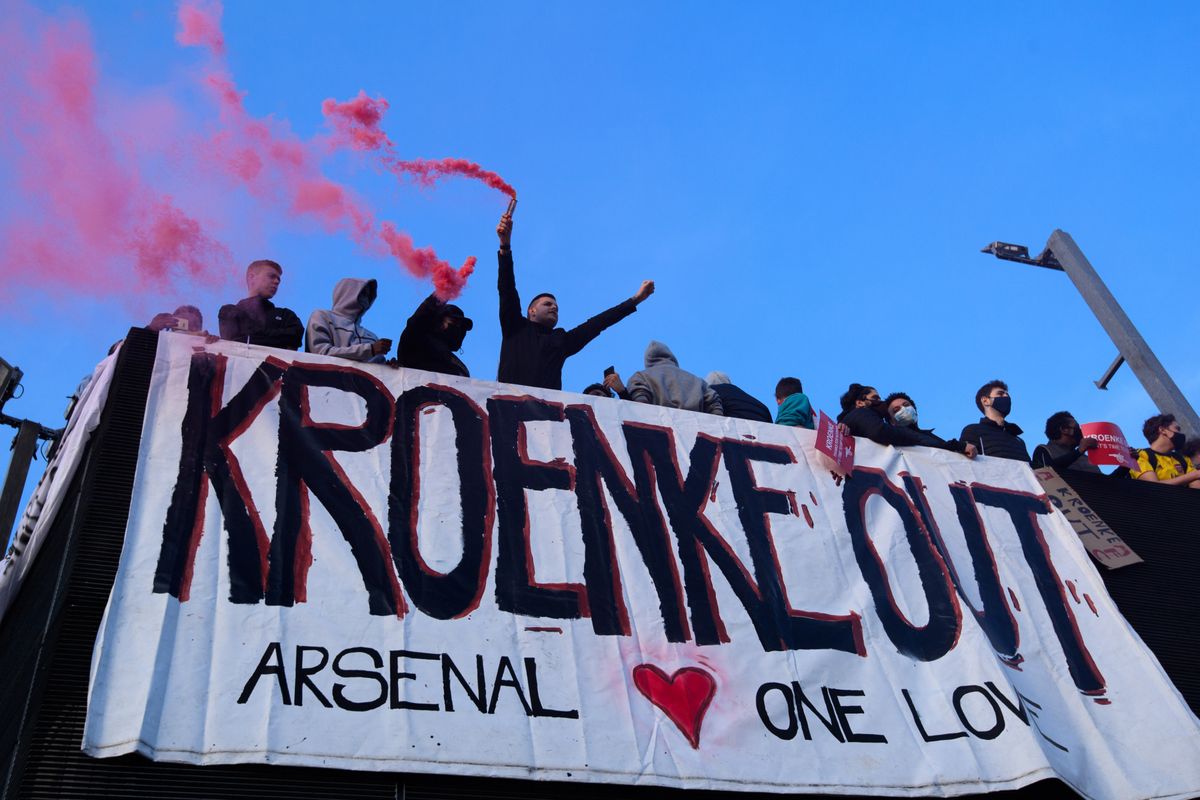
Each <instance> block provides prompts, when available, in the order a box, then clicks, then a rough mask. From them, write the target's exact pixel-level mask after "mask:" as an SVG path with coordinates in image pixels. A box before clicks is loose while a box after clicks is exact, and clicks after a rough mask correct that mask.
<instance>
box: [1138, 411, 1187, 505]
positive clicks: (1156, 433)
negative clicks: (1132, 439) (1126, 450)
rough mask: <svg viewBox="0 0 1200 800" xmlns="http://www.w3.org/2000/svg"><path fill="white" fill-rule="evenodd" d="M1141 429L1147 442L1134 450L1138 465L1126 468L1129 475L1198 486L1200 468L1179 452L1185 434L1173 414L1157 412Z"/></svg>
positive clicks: (1177, 484)
mask: <svg viewBox="0 0 1200 800" xmlns="http://www.w3.org/2000/svg"><path fill="white" fill-rule="evenodd" d="M1142 433H1143V434H1144V435H1145V437H1146V441H1147V442H1149V443H1150V446H1149V447H1148V448H1142V449H1141V450H1138V451H1137V468H1136V469H1134V468H1132V467H1131V468H1130V469H1129V476H1130V477H1131V478H1137V479H1138V480H1141V481H1157V482H1158V483H1165V484H1167V485H1168V486H1190V487H1192V488H1193V489H1200V470H1198V469H1196V465H1195V464H1193V463H1192V460H1191V459H1190V458H1188V457H1187V456H1185V455H1184V454H1183V453H1181V452H1180V450H1182V449H1183V446H1184V445H1185V444H1186V443H1187V437H1186V436H1184V434H1183V430H1182V429H1181V428H1180V427H1179V423H1178V422H1176V421H1175V417H1174V415H1172V414H1156V415H1155V416H1153V417H1151V418H1150V419H1148V420H1146V422H1145V424H1143V425H1142Z"/></svg>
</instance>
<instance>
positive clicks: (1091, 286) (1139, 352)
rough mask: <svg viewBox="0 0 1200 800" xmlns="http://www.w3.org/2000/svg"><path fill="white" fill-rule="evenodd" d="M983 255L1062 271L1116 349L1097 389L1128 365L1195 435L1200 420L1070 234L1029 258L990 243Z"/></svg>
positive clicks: (1018, 249) (1022, 250)
mask: <svg viewBox="0 0 1200 800" xmlns="http://www.w3.org/2000/svg"><path fill="white" fill-rule="evenodd" d="M983 252H985V253H992V254H993V255H995V256H996V257H997V258H1001V259H1004V260H1006V261H1018V262H1021V263H1023V264H1032V265H1033V266H1037V267H1045V268H1047V269H1055V270H1059V271H1061V272H1065V273H1067V275H1068V276H1069V277H1070V278H1071V282H1072V283H1074V284H1075V288H1076V289H1078V290H1079V294H1080V295H1081V296H1082V297H1083V299H1084V301H1085V302H1087V304H1088V307H1089V308H1091V309H1092V313H1093V314H1095V315H1096V319H1097V320H1099V322H1100V324H1101V325H1102V326H1104V330H1105V332H1106V333H1108V338H1110V339H1112V342H1113V344H1115V345H1116V346H1117V352H1118V356H1117V359H1116V360H1115V361H1113V363H1112V365H1111V366H1110V367H1109V368H1108V369H1107V370H1106V371H1105V373H1104V376H1103V377H1102V378H1101V379H1100V380H1098V381H1096V386H1098V387H1099V388H1101V389H1104V388H1106V387H1107V386H1108V382H1109V381H1110V380H1112V377H1113V375H1114V374H1115V373H1116V371H1117V370H1118V369H1120V367H1121V364H1122V363H1126V362H1128V364H1129V367H1130V369H1132V370H1133V374H1134V375H1136V376H1137V379H1138V380H1139V381H1141V382H1142V386H1143V387H1144V388H1145V389H1146V393H1147V394H1149V395H1150V399H1151V400H1153V401H1154V404H1155V405H1156V406H1158V411H1159V412H1160V413H1163V414H1174V415H1175V419H1176V420H1178V422H1179V425H1180V427H1181V428H1183V430H1184V432H1185V433H1186V434H1187V435H1188V438H1189V439H1190V438H1191V437H1193V436H1200V416H1198V415H1197V414H1196V410H1195V409H1194V408H1192V406H1191V404H1190V403H1189V402H1188V401H1187V398H1185V397H1184V396H1183V392H1181V391H1179V387H1178V386H1176V385H1175V381H1173V380H1172V379H1171V376H1170V375H1168V374H1167V371H1166V370H1165V369H1163V365H1162V363H1161V362H1160V361H1159V360H1158V357H1157V356H1155V355H1154V353H1153V351H1151V350H1150V346H1149V345H1147V344H1146V340H1145V339H1143V338H1142V335H1141V334H1140V333H1138V331H1137V328H1135V327H1134V326H1133V323H1132V322H1131V321H1130V320H1129V317H1128V316H1126V314H1125V311H1124V310H1123V309H1122V308H1121V306H1120V304H1119V303H1117V299H1116V298H1115V297H1113V295H1112V292H1110V291H1109V290H1108V287H1107V286H1105V285H1104V281H1102V280H1101V279H1100V276H1099V275H1097V274H1096V270H1095V269H1094V268H1093V267H1092V265H1091V263H1090V262H1089V261H1088V260H1087V257H1086V256H1085V255H1084V254H1083V251H1082V250H1080V249H1079V245H1077V244H1075V240H1074V239H1072V238H1071V234H1069V233H1067V232H1066V231H1063V230H1055V231H1054V233H1052V234H1050V239H1049V240H1048V241H1047V242H1046V249H1045V250H1043V251H1042V254H1041V255H1040V256H1038V257H1037V258H1036V259H1035V258H1030V257H1029V249H1028V248H1026V247H1023V246H1021V245H1012V244H1006V243H1004V242H993V243H992V244H990V245H989V246H987V247H985V248H984V250H983Z"/></svg>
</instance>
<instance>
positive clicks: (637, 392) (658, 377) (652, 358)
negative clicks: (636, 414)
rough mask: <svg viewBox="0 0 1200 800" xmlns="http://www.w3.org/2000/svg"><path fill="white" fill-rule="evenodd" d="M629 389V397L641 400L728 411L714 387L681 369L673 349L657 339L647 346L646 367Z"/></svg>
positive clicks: (722, 412) (660, 404)
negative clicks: (725, 409) (723, 406)
mask: <svg viewBox="0 0 1200 800" xmlns="http://www.w3.org/2000/svg"><path fill="white" fill-rule="evenodd" d="M628 390H629V399H630V400H633V401H635V402H638V403H650V404H652V405H656V406H667V407H668V408H682V409H686V410H688V411H704V412H706V413H708V414H717V415H719V416H724V414H725V411H724V409H723V408H722V406H721V398H720V397H719V396H718V395H717V393H716V392H715V391H713V389H712V387H711V386H709V385H708V384H707V383H705V382H704V381H703V380H701V379H700V378H698V377H697V376H695V375H693V374H692V373H690V372H688V371H687V370H684V369H680V368H679V361H678V360H677V359H676V358H675V354H674V353H672V352H671V348H669V347H667V346H666V345H665V344H663V343H662V342H656V341H654V340H651V341H650V344H649V345H648V346H647V347H646V368H645V369H643V370H641V371H639V372H635V373H633V375H631V376H630V378H629V389H628Z"/></svg>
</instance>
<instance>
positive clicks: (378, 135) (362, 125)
mask: <svg viewBox="0 0 1200 800" xmlns="http://www.w3.org/2000/svg"><path fill="white" fill-rule="evenodd" d="M387 110H388V101H387V100H385V99H383V98H382V97H378V98H372V97H368V96H367V93H366V92H363V91H360V92H359V93H358V97H355V98H354V99H353V100H347V101H345V102H342V103H339V102H338V101H336V100H333V99H332V98H330V99H327V100H325V102H323V103H322V104H321V112H322V113H323V114H324V115H325V118H326V119H327V120H329V123H330V124H331V125H332V126H333V129H334V132H335V134H336V135H335V138H334V142H335V143H340V144H346V145H348V146H349V147H350V148H352V149H354V150H364V151H378V152H379V153H380V156H381V158H382V159H383V163H384V164H385V165H386V166H387V168H388V169H390V170H391V171H392V172H394V173H395V174H397V175H401V174H407V175H411V176H413V177H414V178H416V180H417V182H418V183H420V184H422V185H425V186H429V185H431V184H433V183H434V182H436V181H437V180H438V179H439V178H442V177H444V176H447V175H462V176H463V177H467V178H474V179H475V180H478V181H483V182H484V183H485V184H487V185H488V186H490V187H492V188H493V189H497V190H499V191H501V192H503V193H504V194H506V195H508V196H509V197H516V196H517V190H516V189H514V188H513V187H512V186H510V185H509V184H508V183H507V182H506V181H505V180H504V179H503V178H501V177H500V176H499V175H497V174H496V173H495V172H491V171H489V170H486V169H484V168H483V167H481V166H479V165H478V164H476V163H475V162H473V161H468V160H466V159H465V158H442V159H437V160H431V159H424V158H417V159H412V160H407V161H406V160H402V159H400V158H399V157H397V155H396V147H395V145H394V144H393V142H392V140H391V139H389V138H388V136H387V134H386V133H384V132H383V129H382V128H381V127H380V125H381V123H382V122H383V115H384V113H385V112H387Z"/></svg>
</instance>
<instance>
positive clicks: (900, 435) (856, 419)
mask: <svg viewBox="0 0 1200 800" xmlns="http://www.w3.org/2000/svg"><path fill="white" fill-rule="evenodd" d="M844 421H845V423H846V425H847V426H848V427H849V428H850V433H851V434H852V435H854V436H865V437H866V438H868V439H870V440H871V441H872V442H878V443H879V444H891V445H896V446H898V447H904V446H905V445H914V444H924V442H922V441H921V434H920V433H918V432H917V431H915V430H913V429H912V428H907V427H897V426H895V425H892V424H890V423H889V422H887V421H886V420H885V419H884V418H883V417H881V416H880V415H879V414H876V413H875V412H874V411H871V410H870V409H866V408H856V409H855V410H854V411H851V412H850V413H849V414H847V415H846V418H845V420H844Z"/></svg>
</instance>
